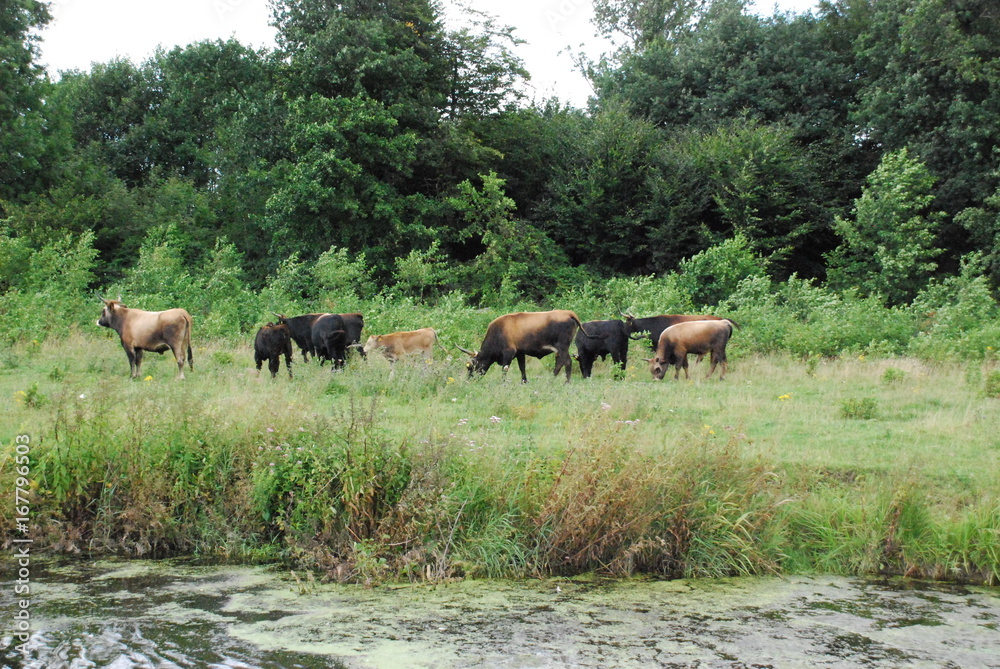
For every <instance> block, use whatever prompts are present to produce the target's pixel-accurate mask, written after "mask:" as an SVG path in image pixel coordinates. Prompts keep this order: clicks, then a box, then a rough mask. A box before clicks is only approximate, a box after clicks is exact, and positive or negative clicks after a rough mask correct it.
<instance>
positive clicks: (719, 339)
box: [645, 320, 734, 381]
mask: <svg viewBox="0 0 1000 669" xmlns="http://www.w3.org/2000/svg"><path fill="white" fill-rule="evenodd" d="M733 325H734V323H733V322H732V321H729V320H720V321H688V322H686V323H678V324H676V325H671V326H670V327H668V328H667V329H666V330H664V331H663V332H662V333H661V334H660V341H659V343H658V344H657V346H656V356H655V357H653V358H645V362H648V363H649V371H650V373H652V375H653V378H654V379H656V380H660V379H662V378H663V375H664V374H665V373H666V371H667V367H669V366H670V365H673V366H674V379H676V378H677V377H678V376H679V375H680V373H681V367H683V368H684V378H685V379H687V378H689V377H688V360H687V358H688V355H689V354H692V353H693V354H695V355H697V356H698V358H699V359H701V356H703V355H705V354H706V353H709V354H711V361H712V366H711V368H709V370H708V376H711V375H712V372H714V371H715V367H716V365H720V364H721V365H722V372H721V374H720V375H719V380H720V381H721V380H722V379H725V378H726V367H727V364H726V344H728V343H729V337H730V336H732V334H733Z"/></svg>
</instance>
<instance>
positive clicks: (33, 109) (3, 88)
mask: <svg viewBox="0 0 1000 669" xmlns="http://www.w3.org/2000/svg"><path fill="white" fill-rule="evenodd" d="M50 19H51V15H50V14H49V7H48V4H47V3H44V2H38V1H37V0H7V1H5V2H4V4H3V8H2V9H0V215H3V206H2V203H3V201H4V200H8V199H13V198H16V197H18V196H20V195H23V194H25V193H29V192H33V191H36V190H39V189H40V188H41V187H42V186H43V185H44V183H45V177H46V176H47V175H46V173H45V172H46V166H45V163H47V162H48V155H47V154H48V153H49V151H50V148H51V147H50V146H49V141H50V140H49V139H48V137H47V135H48V131H50V128H47V127H46V126H47V121H48V119H47V118H46V112H45V110H44V98H45V95H46V93H47V90H48V87H47V84H48V80H47V78H46V77H45V73H44V70H43V69H42V67H41V66H40V65H39V64H38V63H37V62H35V59H36V58H37V56H38V46H37V43H38V41H39V37H38V33H37V32H36V31H38V30H40V29H41V28H44V27H45V25H46V24H47V23H48V22H49V20H50Z"/></svg>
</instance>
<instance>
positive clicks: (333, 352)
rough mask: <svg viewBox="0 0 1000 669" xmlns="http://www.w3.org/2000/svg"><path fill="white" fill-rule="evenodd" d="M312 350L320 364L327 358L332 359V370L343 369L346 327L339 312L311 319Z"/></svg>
mask: <svg viewBox="0 0 1000 669" xmlns="http://www.w3.org/2000/svg"><path fill="white" fill-rule="evenodd" d="M310 337H311V339H312V346H313V349H312V352H313V355H315V356H316V359H317V360H319V364H320V366H322V365H323V363H324V362H326V361H327V360H332V361H333V368H332V369H333V370H337V369H343V367H344V358H345V357H346V355H347V341H346V340H347V328H346V327H345V326H344V319H343V318H341V317H340V315H339V314H322V315H320V317H319V318H317V319H316V320H314V321H313V324H312V333H311V334H310Z"/></svg>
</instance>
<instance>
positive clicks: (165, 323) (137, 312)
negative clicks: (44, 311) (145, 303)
mask: <svg viewBox="0 0 1000 669" xmlns="http://www.w3.org/2000/svg"><path fill="white" fill-rule="evenodd" d="M99 299H100V300H101V302H103V303H104V309H103V310H102V311H101V317H100V318H98V319H97V324H98V325H99V326H101V327H104V328H111V329H112V330H114V331H115V332H117V333H118V337H119V338H120V339H121V344H122V348H123V349H125V355H127V356H128V364H129V368H130V370H131V372H132V378H133V379H137V378H139V373H140V369H139V368H140V367H141V365H142V354H143V352H144V351H152V352H153V353H160V354H162V353H164V352H165V351H167V350H168V349H169V350H170V351H171V352H173V354H174V360H176V361H177V370H178V371H179V372H180V378H182V379H183V378H184V363H185V362H187V364H188V366H189V368H190V369H191V370H194V357H193V356H192V355H191V314H189V313H188V312H187V311H185V310H184V309H167V310H166V311H143V310H141V309H129V308H128V307H126V306H125V305H124V304H122V298H121V295H119V296H118V299H117V300H106V299H104V298H103V297H99Z"/></svg>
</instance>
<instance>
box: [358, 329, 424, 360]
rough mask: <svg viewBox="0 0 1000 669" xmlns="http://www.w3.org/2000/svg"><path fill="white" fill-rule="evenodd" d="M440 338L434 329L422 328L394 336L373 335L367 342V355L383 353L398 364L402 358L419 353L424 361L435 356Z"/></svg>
mask: <svg viewBox="0 0 1000 669" xmlns="http://www.w3.org/2000/svg"><path fill="white" fill-rule="evenodd" d="M437 341H438V337H437V332H435V331H434V328H420V329H419V330H411V331H409V332H393V333H392V334H384V335H372V336H370V337H368V341H366V342H365V346H364V351H365V353H371V352H372V351H382V355H384V356H385V358H386V360H388V361H389V362H396V361H397V360H399V359H400V358H402V357H405V356H407V355H411V354H414V353H419V354H420V355H422V356H423V357H424V359H429V358H431V357H432V356H433V355H434V345H435V344H437Z"/></svg>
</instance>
